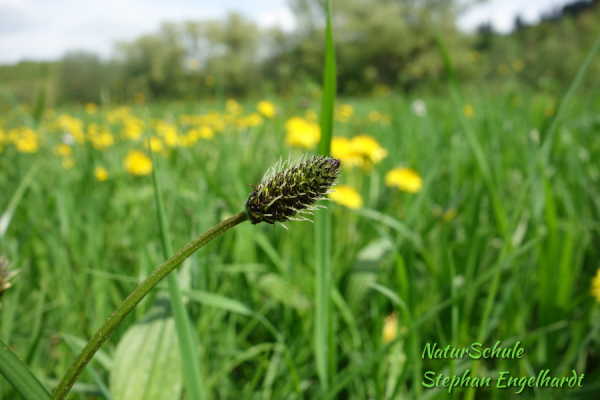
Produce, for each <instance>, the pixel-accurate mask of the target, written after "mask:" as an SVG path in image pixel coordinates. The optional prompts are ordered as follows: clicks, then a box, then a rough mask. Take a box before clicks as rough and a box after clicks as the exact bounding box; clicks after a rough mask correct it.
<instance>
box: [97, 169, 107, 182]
mask: <svg viewBox="0 0 600 400" xmlns="http://www.w3.org/2000/svg"><path fill="white" fill-rule="evenodd" d="M94 175H95V176H96V179H97V180H99V181H100V182H104V181H105V180H107V179H108V171H107V170H106V169H105V168H103V167H96V169H95V170H94Z"/></svg>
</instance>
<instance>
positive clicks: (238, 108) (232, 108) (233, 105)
mask: <svg viewBox="0 0 600 400" xmlns="http://www.w3.org/2000/svg"><path fill="white" fill-rule="evenodd" d="M225 108H226V109H227V112H228V113H230V114H241V113H242V111H244V107H242V105H241V104H240V103H238V102H237V101H235V100H234V99H228V100H227V101H226V102H225Z"/></svg>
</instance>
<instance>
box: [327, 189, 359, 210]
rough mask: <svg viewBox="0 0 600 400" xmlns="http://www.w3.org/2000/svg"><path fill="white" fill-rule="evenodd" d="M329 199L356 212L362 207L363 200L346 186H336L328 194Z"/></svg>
mask: <svg viewBox="0 0 600 400" xmlns="http://www.w3.org/2000/svg"><path fill="white" fill-rule="evenodd" d="M329 198H330V199H331V200H333V201H335V202H336V203H338V204H341V205H343V206H346V207H348V208H351V209H353V210H357V209H359V208H361V207H362V206H363V199H362V197H361V196H360V193H358V192H357V191H356V190H355V189H354V188H351V187H350V186H346V185H338V186H336V187H335V190H334V191H332V192H331V193H330V194H329Z"/></svg>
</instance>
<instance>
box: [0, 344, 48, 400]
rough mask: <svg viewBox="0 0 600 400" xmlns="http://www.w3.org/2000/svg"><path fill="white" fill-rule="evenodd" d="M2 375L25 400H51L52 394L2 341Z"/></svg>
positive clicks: (0, 365) (0, 359) (0, 372)
mask: <svg viewBox="0 0 600 400" xmlns="http://www.w3.org/2000/svg"><path fill="white" fill-rule="evenodd" d="M0 374H2V376H4V378H6V380H7V381H8V382H9V383H10V384H11V385H12V387H13V388H15V390H16V391H17V392H19V394H20V395H21V396H23V398H24V399H25V400H45V399H50V392H48V390H47V389H46V388H45V387H44V385H42V384H41V383H40V381H39V380H38V379H37V378H36V377H35V375H33V372H31V370H30V369H29V367H27V365H25V363H24V362H23V361H21V360H20V359H19V357H17V355H16V354H15V353H13V351H12V350H11V349H9V348H8V345H6V344H5V343H4V342H3V341H1V340H0Z"/></svg>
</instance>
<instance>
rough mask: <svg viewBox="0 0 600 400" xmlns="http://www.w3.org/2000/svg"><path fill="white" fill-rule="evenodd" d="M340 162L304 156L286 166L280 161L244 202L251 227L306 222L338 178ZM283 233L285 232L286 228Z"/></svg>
mask: <svg viewBox="0 0 600 400" xmlns="http://www.w3.org/2000/svg"><path fill="white" fill-rule="evenodd" d="M340 163H341V162H340V160H338V159H335V158H331V157H327V156H318V157H317V156H313V157H311V158H309V159H306V157H305V156H302V157H300V158H299V159H298V160H296V161H293V162H290V161H284V162H282V161H281V160H280V161H279V162H278V163H277V164H276V165H275V166H274V167H273V168H271V170H269V171H268V172H267V173H266V174H265V176H264V177H263V179H262V182H260V183H259V184H258V185H250V186H252V187H253V188H254V191H252V193H250V196H248V200H247V201H246V213H247V214H248V217H249V219H250V222H252V224H253V225H255V224H258V223H260V222H267V223H269V224H274V223H275V222H279V223H280V224H281V225H282V226H283V227H284V228H286V226H285V225H283V222H285V221H290V220H294V221H310V219H308V218H306V217H305V216H304V215H305V214H311V215H312V214H313V213H312V211H315V210H317V209H319V208H325V206H322V205H317V204H315V202H316V201H317V200H325V199H326V198H325V196H326V195H327V194H328V193H329V192H330V189H331V187H332V186H333V185H334V184H335V181H336V179H337V177H338V174H339V169H340ZM286 229H287V228H286Z"/></svg>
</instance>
